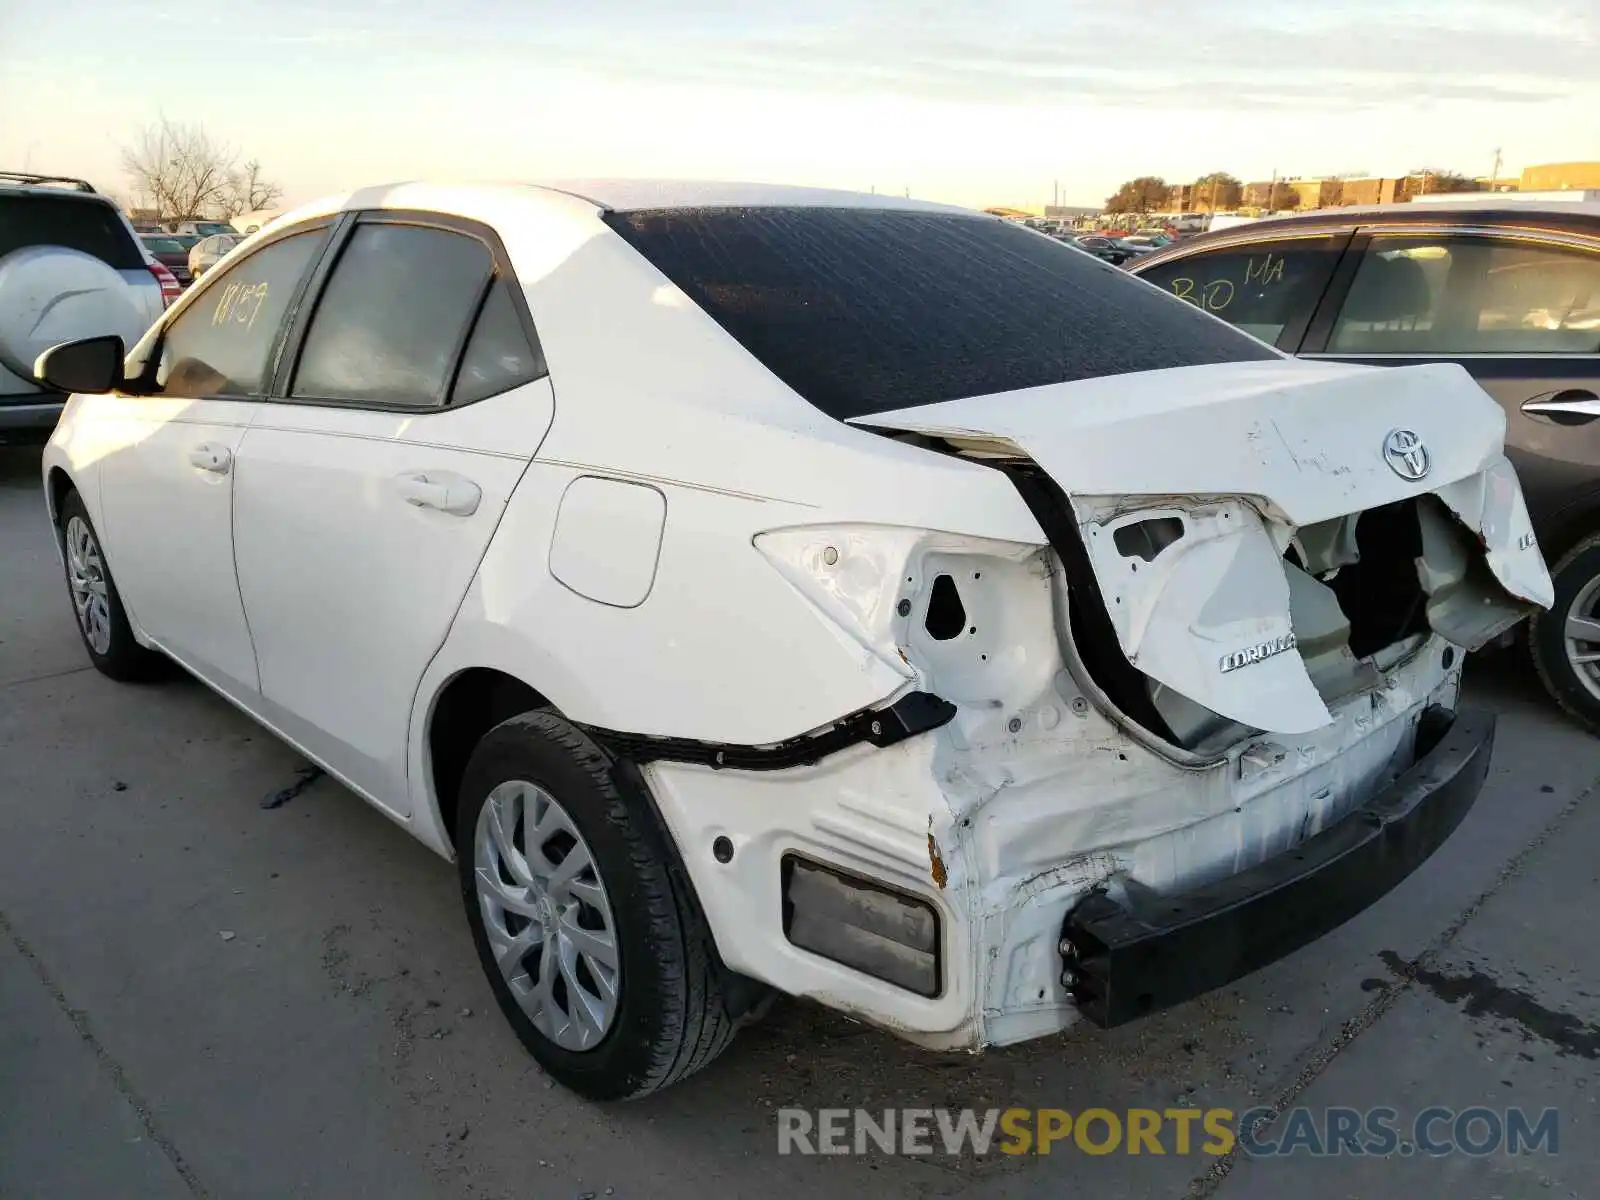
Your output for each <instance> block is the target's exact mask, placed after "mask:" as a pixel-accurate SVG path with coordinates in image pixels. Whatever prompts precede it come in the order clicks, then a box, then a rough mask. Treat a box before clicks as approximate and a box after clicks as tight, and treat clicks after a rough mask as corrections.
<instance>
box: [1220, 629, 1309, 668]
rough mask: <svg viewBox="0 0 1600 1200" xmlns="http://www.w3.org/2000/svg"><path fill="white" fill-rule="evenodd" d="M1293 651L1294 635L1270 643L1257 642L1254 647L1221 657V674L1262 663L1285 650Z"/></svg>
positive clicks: (1247, 647) (1276, 638)
mask: <svg viewBox="0 0 1600 1200" xmlns="http://www.w3.org/2000/svg"><path fill="white" fill-rule="evenodd" d="M1293 649H1294V634H1292V633H1286V634H1284V635H1283V636H1282V637H1275V638H1273V639H1272V640H1271V641H1270V642H1257V643H1256V644H1255V645H1254V646H1246V647H1245V648H1244V649H1243V650H1235V651H1234V652H1233V653H1232V654H1224V655H1223V656H1222V663H1221V667H1222V673H1223V674H1224V675H1226V674H1227V673H1228V672H1229V671H1237V670H1238V669H1239V668H1240V667H1248V666H1249V665H1250V664H1251V663H1258V662H1262V661H1264V660H1266V659H1269V658H1271V657H1273V656H1274V655H1276V654H1282V653H1283V652H1284V651H1285V650H1293Z"/></svg>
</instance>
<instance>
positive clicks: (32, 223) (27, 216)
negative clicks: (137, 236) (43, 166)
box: [0, 193, 145, 271]
mask: <svg viewBox="0 0 1600 1200" xmlns="http://www.w3.org/2000/svg"><path fill="white" fill-rule="evenodd" d="M26 246H65V247H67V248H68V249H69V250H81V251H82V252H83V253H85V254H92V255H94V256H95V257H96V258H98V259H99V260H100V261H101V262H103V263H105V264H106V265H107V266H112V267H115V268H116V269H117V270H119V271H133V270H138V269H139V268H141V267H143V266H144V265H145V264H144V257H143V255H141V254H140V253H139V247H137V246H136V245H134V243H133V235H132V234H131V233H129V232H128V230H127V227H126V226H124V225H123V223H122V218H121V217H119V216H118V215H117V213H116V211H115V210H114V209H113V208H112V207H111V206H110V205H109V204H107V203H105V202H104V201H103V200H79V199H75V198H73V197H71V196H44V195H30V194H27V193H23V194H21V195H16V194H13V195H7V196H0V258H4V257H5V256H6V255H8V254H10V253H11V252H12V251H13V250H21V249H23V248H24V247H26Z"/></svg>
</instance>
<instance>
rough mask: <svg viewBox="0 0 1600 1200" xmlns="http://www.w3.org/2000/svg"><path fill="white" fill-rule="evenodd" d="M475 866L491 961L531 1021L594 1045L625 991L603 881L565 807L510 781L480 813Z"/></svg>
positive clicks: (574, 1046)
mask: <svg viewBox="0 0 1600 1200" xmlns="http://www.w3.org/2000/svg"><path fill="white" fill-rule="evenodd" d="M473 844H474V855H473V858H474V868H475V871H474V874H475V878H476V885H477V894H478V905H479V908H480V910H481V912H482V913H483V924H484V929H485V931H486V932H487V934H488V938H489V945H490V947H491V949H492V950H493V953H494V958H495V962H496V963H497V964H498V966H499V968H500V974H501V976H502V977H503V978H504V979H505V982H506V986H507V987H509V988H510V990H511V994H512V995H513V996H514V997H516V1000H517V1003H518V1005H520V1006H521V1008H522V1010H523V1012H525V1013H526V1014H527V1016H528V1019H529V1020H530V1021H532V1022H533V1026H534V1028H535V1029H537V1030H538V1031H539V1032H540V1033H542V1034H543V1035H544V1036H545V1037H547V1038H549V1039H550V1040H551V1041H552V1042H554V1043H555V1044H556V1045H557V1046H560V1047H561V1048H563V1049H565V1050H578V1051H582V1050H592V1049H594V1047H596V1046H597V1045H599V1044H600V1041H601V1040H602V1039H603V1038H604V1037H605V1035H606V1032H607V1031H608V1030H609V1029H610V1028H611V1025H612V1023H613V1022H614V1021H615V1019H616V1015H617V1000H618V997H619V996H620V995H621V990H622V971H621V956H620V952H619V950H618V946H617V934H616V923H615V921H614V919H613V917H612V913H611V901H610V899H609V898H608V897H607V895H606V888H605V883H604V881H603V880H602V879H601V878H600V872H599V868H598V866H597V865H596V863H595V860H594V856H593V855H592V854H591V853H590V851H589V846H588V844H587V843H586V842H585V841H584V840H583V835H582V834H581V833H580V832H579V831H578V827H577V825H576V824H575V823H574V822H573V820H572V817H571V815H570V814H569V813H568V812H567V810H566V809H565V808H563V807H562V806H561V804H560V802H559V801H557V800H556V799H555V797H553V796H551V795H550V793H549V792H547V791H545V790H544V789H543V788H541V787H539V786H538V785H537V784H534V783H529V782H527V781H525V780H515V779H514V780H508V781H506V782H505V783H502V784H500V785H499V786H497V787H496V788H494V790H493V791H491V792H490V793H489V796H488V799H486V800H485V801H484V804H483V809H482V811H480V812H479V814H478V824H477V830H476V836H475V837H474V839H473Z"/></svg>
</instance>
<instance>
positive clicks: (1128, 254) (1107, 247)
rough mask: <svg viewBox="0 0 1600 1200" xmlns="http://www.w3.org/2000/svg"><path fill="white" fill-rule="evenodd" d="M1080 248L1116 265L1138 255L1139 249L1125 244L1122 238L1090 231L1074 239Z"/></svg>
mask: <svg viewBox="0 0 1600 1200" xmlns="http://www.w3.org/2000/svg"><path fill="white" fill-rule="evenodd" d="M1072 242H1073V244H1074V245H1075V246H1077V247H1078V249H1080V250H1087V251H1088V252H1089V253H1090V254H1092V255H1094V256H1095V257H1096V258H1100V259H1104V260H1105V261H1106V262H1108V263H1110V264H1111V265H1112V266H1114V267H1120V266H1122V264H1123V263H1125V262H1127V261H1128V260H1129V259H1131V258H1136V257H1137V256H1138V251H1136V250H1134V249H1133V247H1131V246H1128V245H1125V244H1124V243H1123V241H1122V239H1120V238H1111V237H1106V236H1105V235H1104V234H1099V233H1088V234H1084V235H1082V236H1081V237H1076V238H1073V239H1072Z"/></svg>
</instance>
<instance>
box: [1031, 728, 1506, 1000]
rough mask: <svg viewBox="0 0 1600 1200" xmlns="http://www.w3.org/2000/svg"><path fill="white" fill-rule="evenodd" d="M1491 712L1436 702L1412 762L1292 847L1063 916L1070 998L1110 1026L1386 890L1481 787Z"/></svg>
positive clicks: (1266, 955)
mask: <svg viewBox="0 0 1600 1200" xmlns="http://www.w3.org/2000/svg"><path fill="white" fill-rule="evenodd" d="M1494 730H1495V717H1494V714H1493V713H1488V712H1476V711H1469V712H1463V713H1461V714H1459V715H1456V714H1452V713H1451V712H1449V711H1448V710H1446V709H1443V708H1440V707H1438V706H1432V707H1429V708H1427V709H1425V710H1424V711H1423V712H1422V714H1421V715H1420V717H1419V719H1418V722H1417V732H1416V752H1417V759H1416V762H1415V763H1414V764H1413V765H1412V766H1411V768H1410V769H1409V770H1407V771H1406V772H1405V773H1404V774H1403V775H1401V776H1400V777H1399V778H1398V779H1396V780H1395V781H1394V782H1393V783H1392V784H1390V785H1389V786H1388V787H1386V788H1384V789H1382V790H1381V791H1380V792H1378V794H1377V795H1375V796H1374V797H1373V798H1372V799H1371V800H1369V801H1368V802H1367V803H1366V804H1363V805H1362V806H1361V807H1360V808H1358V809H1356V810H1355V811H1354V812H1352V813H1350V814H1349V815H1348V816H1346V817H1344V818H1343V819H1341V820H1339V821H1337V822H1335V823H1334V824H1333V825H1331V826H1329V827H1328V828H1327V829H1325V830H1323V831H1322V832H1321V833H1319V834H1317V835H1316V836H1315V837H1312V838H1310V839H1308V840H1306V841H1304V842H1302V843H1301V844H1300V845H1299V846H1297V847H1295V848H1294V849H1293V850H1291V851H1289V852H1288V853H1285V854H1280V855H1278V856H1277V857H1275V858H1271V859H1268V860H1267V861H1266V862H1264V863H1261V864H1260V865H1259V866H1255V867H1251V868H1249V869H1247V870H1244V871H1240V872H1239V873H1237V874H1235V875H1230V876H1228V877H1227V878H1226V879H1223V880H1220V881H1218V882H1217V883H1214V884H1211V885H1210V886H1208V887H1203V888H1198V889H1196V890H1194V891H1191V892H1187V893H1183V894H1181V895H1169V896H1152V897H1149V898H1141V899H1139V900H1137V901H1127V902H1122V901H1117V900H1113V899H1112V898H1111V897H1110V896H1109V895H1107V894H1106V893H1105V892H1104V891H1097V892H1094V893H1093V894H1091V895H1090V896H1089V897H1088V898H1086V899H1085V900H1084V901H1083V902H1082V903H1080V904H1079V905H1078V906H1077V907H1076V908H1074V909H1073V910H1072V911H1071V912H1070V913H1068V914H1067V918H1066V921H1065V923H1064V924H1063V926H1062V931H1061V932H1062V938H1063V942H1064V947H1063V948H1064V949H1070V950H1071V951H1072V953H1070V954H1067V955H1066V957H1065V960H1064V966H1065V967H1066V969H1067V970H1069V971H1071V972H1072V973H1073V976H1074V980H1073V983H1072V987H1071V990H1072V996H1073V999H1074V1000H1076V1001H1077V1004H1078V1008H1079V1010H1080V1011H1081V1012H1082V1013H1083V1015H1084V1016H1085V1017H1086V1018H1088V1019H1089V1020H1090V1021H1092V1022H1093V1023H1094V1024H1096V1025H1099V1026H1101V1027H1102V1028H1111V1027H1112V1026H1115V1025H1121V1024H1124V1023H1125V1022H1127V1021H1131V1020H1134V1019H1136V1018H1138V1017H1142V1016H1145V1015H1146V1014H1148V1013H1152V1012H1156V1011H1158V1010H1160V1009H1163V1008H1169V1007H1171V1006H1172V1005H1174V1004H1179V1003H1181V1002H1183V1001H1185V1000H1189V999H1192V998H1193V997H1195V996H1198V995H1201V994H1202V993H1204V992H1209V991H1211V990H1212V989H1214V988H1219V987H1222V986H1224V985H1225V984H1228V983H1232V982H1233V981H1234V980H1236V979H1239V978H1241V977H1243V976H1245V975H1247V974H1249V973H1250V972H1252V971H1255V970H1258V969H1259V968H1261V967H1264V966H1266V965H1267V964H1268V963H1272V962H1276V961H1277V960H1278V959H1280V958H1283V957H1284V956H1285V955H1288V954H1290V953H1292V952H1294V951H1295V950H1298V949H1300V948H1301V947H1302V946H1306V945H1308V944H1309V943H1311V942H1313V941H1315V940H1316V939H1317V938H1320V937H1321V936H1322V935H1323V934H1325V933H1328V932H1329V931H1330V930H1332V929H1335V928H1337V927H1338V926H1339V925H1342V924H1343V923H1344V922H1345V921H1347V920H1349V919H1350V918H1351V917H1353V916H1355V915H1356V914H1357V913H1359V912H1361V911H1362V910H1363V909H1365V908H1367V907H1368V906H1370V905H1371V904H1373V903H1374V902H1375V901H1377V900H1378V899H1379V898H1380V897H1382V896H1384V895H1385V894H1387V893H1388V892H1389V891H1390V890H1391V889H1392V888H1393V887H1394V886H1395V885H1396V884H1398V883H1399V882H1400V881H1401V880H1402V879H1404V878H1405V877H1406V876H1408V875H1410V874H1411V873H1412V872H1413V871H1415V870H1416V869H1417V868H1418V867H1419V866H1421V865H1422V864H1423V863H1424V862H1425V861H1426V860H1427V859H1428V857H1429V856H1430V855H1431V854H1432V853H1433V852H1434V851H1435V850H1437V849H1438V848H1439V847H1440V846H1441V845H1442V844H1443V843H1444V841H1445V839H1446V838H1448V837H1449V836H1450V834H1451V833H1453V832H1454V831H1455V828H1456V826H1457V825H1459V824H1460V823H1461V819H1462V818H1463V817H1465V816H1466V815H1467V812H1468V810H1470V809H1471V808H1472V805H1473V803H1474V802H1475V801H1476V800H1477V798H1478V793H1479V791H1480V790H1481V789H1482V787H1483V781H1484V777H1485V776H1486V775H1487V774H1488V771H1489V759H1490V756H1491V754H1492V753H1493V749H1494Z"/></svg>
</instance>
